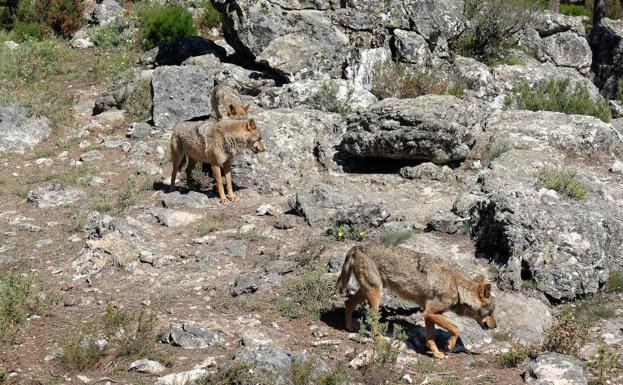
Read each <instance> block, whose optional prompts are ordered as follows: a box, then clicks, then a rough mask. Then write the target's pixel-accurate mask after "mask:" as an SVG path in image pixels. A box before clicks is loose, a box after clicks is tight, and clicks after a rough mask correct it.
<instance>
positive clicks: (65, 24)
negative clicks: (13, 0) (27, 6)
mask: <svg viewBox="0 0 623 385" xmlns="http://www.w3.org/2000/svg"><path fill="white" fill-rule="evenodd" d="M83 12H84V3H83V2H82V1H81V0H36V1H35V4H34V10H33V18H34V19H35V21H37V22H40V23H44V24H46V25H47V26H49V27H50V28H52V30H53V31H54V32H56V33H58V34H59V35H61V36H63V37H66V38H68V37H71V35H72V34H73V33H74V32H75V31H77V30H78V29H79V28H80V27H81V26H82V13H83Z"/></svg>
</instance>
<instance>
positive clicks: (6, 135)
mask: <svg viewBox="0 0 623 385" xmlns="http://www.w3.org/2000/svg"><path fill="white" fill-rule="evenodd" d="M51 133H52V127H51V126H50V121H49V120H48V119H47V118H45V117H43V116H39V115H35V114H33V113H32V112H31V111H30V110H29V109H28V108H27V107H24V106H8V107H0V154H1V153H3V152H18V153H23V152H24V151H25V150H28V149H30V148H32V147H34V146H35V145H37V144H38V143H39V142H40V141H42V140H43V139H45V138H47V137H48V136H49V135H50V134H51Z"/></svg>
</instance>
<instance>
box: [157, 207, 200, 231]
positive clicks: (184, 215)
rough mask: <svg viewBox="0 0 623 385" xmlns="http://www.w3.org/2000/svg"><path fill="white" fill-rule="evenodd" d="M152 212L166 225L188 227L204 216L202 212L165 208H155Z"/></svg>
mask: <svg viewBox="0 0 623 385" xmlns="http://www.w3.org/2000/svg"><path fill="white" fill-rule="evenodd" d="M152 214H153V215H154V216H155V217H156V218H157V219H158V222H159V223H160V224H162V225H164V226H166V227H186V226H188V225H190V224H192V223H194V222H196V221H198V220H199V219H201V218H202V216H201V215H200V214H193V213H188V212H186V211H180V210H173V209H163V208H153V209H152Z"/></svg>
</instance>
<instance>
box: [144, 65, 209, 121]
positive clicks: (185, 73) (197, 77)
mask: <svg viewBox="0 0 623 385" xmlns="http://www.w3.org/2000/svg"><path fill="white" fill-rule="evenodd" d="M151 85H152V89H153V115H152V118H153V121H154V124H155V125H156V126H157V127H164V128H172V127H173V126H174V125H175V124H176V123H178V122H182V121H184V120H188V119H192V118H197V117H201V116H207V115H209V114H210V113H211V112H212V108H211V106H212V103H211V100H212V88H213V87H214V82H213V80H212V79H211V78H210V76H209V75H208V73H207V72H206V71H205V70H204V69H203V68H202V67H199V66H192V65H190V66H181V67H177V66H165V67H158V68H156V70H155V71H154V75H153V79H152V82H151Z"/></svg>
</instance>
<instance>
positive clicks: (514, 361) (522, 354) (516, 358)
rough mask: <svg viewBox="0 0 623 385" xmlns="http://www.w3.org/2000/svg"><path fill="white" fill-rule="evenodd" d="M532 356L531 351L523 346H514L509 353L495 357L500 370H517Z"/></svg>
mask: <svg viewBox="0 0 623 385" xmlns="http://www.w3.org/2000/svg"><path fill="white" fill-rule="evenodd" d="M529 356H530V350H529V349H528V348H526V347H525V346H523V345H519V344H517V345H514V346H513V347H511V348H510V349H509V350H508V351H507V352H504V353H500V354H498V355H496V356H495V364H496V365H497V366H498V367H499V368H516V367H517V366H519V364H521V363H522V362H524V361H525V360H526V359H527V358H528V357H529Z"/></svg>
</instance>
